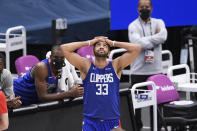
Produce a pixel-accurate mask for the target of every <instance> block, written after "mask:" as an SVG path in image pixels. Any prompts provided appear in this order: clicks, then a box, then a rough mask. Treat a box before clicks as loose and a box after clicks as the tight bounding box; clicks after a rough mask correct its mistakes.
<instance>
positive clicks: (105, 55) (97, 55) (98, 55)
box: [94, 51, 108, 58]
mask: <svg viewBox="0 0 197 131" xmlns="http://www.w3.org/2000/svg"><path fill="white" fill-rule="evenodd" d="M94 55H95V56H96V57H105V58H107V56H108V54H107V53H103V54H101V53H98V52H96V51H94Z"/></svg>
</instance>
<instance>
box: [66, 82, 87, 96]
mask: <svg viewBox="0 0 197 131" xmlns="http://www.w3.org/2000/svg"><path fill="white" fill-rule="evenodd" d="M69 92H70V94H71V97H72V98H75V97H80V96H83V93H84V89H83V87H81V86H79V85H74V86H73V87H72V88H71V89H70V90H69Z"/></svg>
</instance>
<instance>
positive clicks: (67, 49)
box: [61, 38, 98, 74]
mask: <svg viewBox="0 0 197 131" xmlns="http://www.w3.org/2000/svg"><path fill="white" fill-rule="evenodd" d="M96 42H98V39H96V38H95V39H92V40H89V41H81V42H72V43H67V44H63V45H61V50H62V52H63V54H64V56H65V57H66V59H67V60H68V61H69V62H70V63H71V64H72V65H74V66H75V67H76V68H78V69H79V70H80V72H81V73H85V74H86V73H87V72H88V69H89V67H90V65H91V62H90V61H89V60H87V59H86V58H83V57H81V56H80V55H78V54H77V53H75V50H77V49H79V48H81V47H84V46H92V45H94V44H95V43H96Z"/></svg>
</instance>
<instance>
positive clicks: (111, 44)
mask: <svg viewBox="0 0 197 131" xmlns="http://www.w3.org/2000/svg"><path fill="white" fill-rule="evenodd" d="M105 42H106V43H107V44H109V45H110V47H112V46H113V41H112V40H110V39H105Z"/></svg>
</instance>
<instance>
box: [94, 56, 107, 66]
mask: <svg viewBox="0 0 197 131" xmlns="http://www.w3.org/2000/svg"><path fill="white" fill-rule="evenodd" d="M94 65H95V66H96V67H98V68H104V67H105V66H107V65H108V61H107V59H106V58H103V57H95V59H94Z"/></svg>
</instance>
